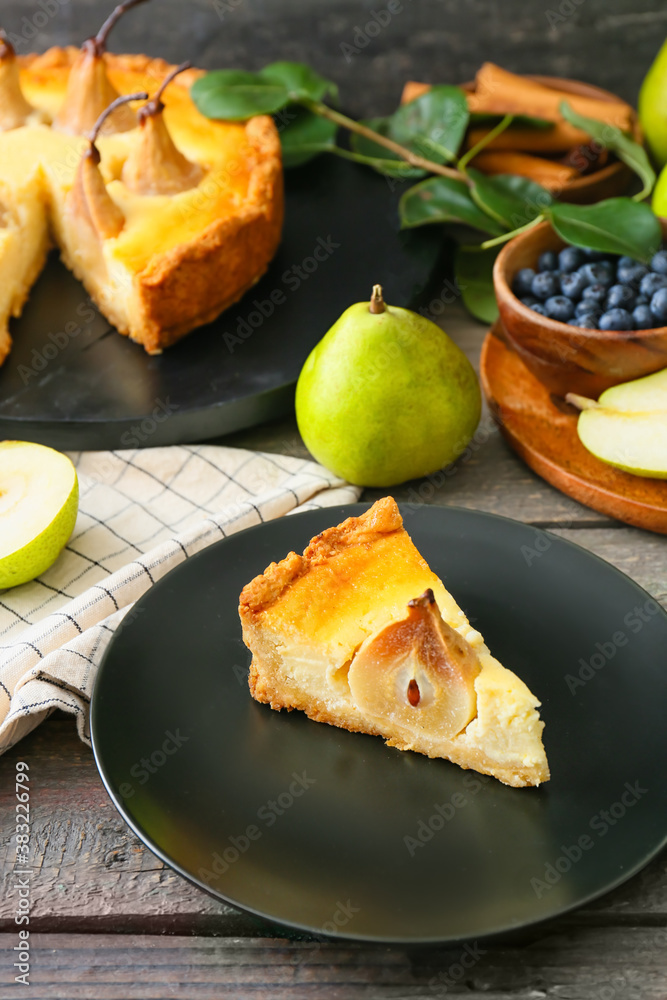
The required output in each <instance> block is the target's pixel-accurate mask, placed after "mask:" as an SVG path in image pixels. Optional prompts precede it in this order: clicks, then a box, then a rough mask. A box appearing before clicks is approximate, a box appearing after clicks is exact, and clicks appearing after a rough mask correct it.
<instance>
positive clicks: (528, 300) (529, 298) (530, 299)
mask: <svg viewBox="0 0 667 1000" xmlns="http://www.w3.org/2000/svg"><path fill="white" fill-rule="evenodd" d="M521 301H522V302H523V304H524V306H528V307H529V308H530V309H532V307H533V306H534V305H535V303H536V302H537V299H536V298H535V296H534V295H524V297H523V298H522V299H521Z"/></svg>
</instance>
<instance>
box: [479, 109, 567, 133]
mask: <svg viewBox="0 0 667 1000" xmlns="http://www.w3.org/2000/svg"><path fill="white" fill-rule="evenodd" d="M504 117H505V116H504V115H490V114H486V113H485V112H481V111H472V112H471V113H470V124H471V125H479V126H482V125H488V126H489V128H493V126H494V125H497V124H498V122H499V121H502V119H503V118H504ZM513 117H514V121H513V122H512V126H513V127H514V126H515V125H517V126H518V127H519V128H539V129H543V130H544V131H547V130H548V129H550V128H553V127H554V123H553V122H551V121H549V119H548V118H534V117H533V116H532V115H514V116H513Z"/></svg>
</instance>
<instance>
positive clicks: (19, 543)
mask: <svg viewBox="0 0 667 1000" xmlns="http://www.w3.org/2000/svg"><path fill="white" fill-rule="evenodd" d="M78 508H79V484H78V480H77V477H76V469H75V468H74V466H73V465H72V463H71V462H70V460H69V458H67V456H66V455H62V454H61V453H60V452H59V451H54V450H53V448H46V447H45V446H44V445H41V444H33V443H32V442H29V441H3V442H1V443H0V588H6V587H16V586H18V584H20V583H27V582H28V580H34V578H35V577H36V576H39V575H40V574H41V573H44V572H45V570H47V569H48V568H49V566H52V565H53V563H54V562H55V561H56V559H57V558H58V556H59V555H60V553H61V551H62V550H63V548H64V547H65V545H66V544H67V542H68V541H69V538H70V535H71V534H72V531H73V530H74V524H75V522H76V515H77V511H78Z"/></svg>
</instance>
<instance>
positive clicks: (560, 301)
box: [544, 295, 574, 323]
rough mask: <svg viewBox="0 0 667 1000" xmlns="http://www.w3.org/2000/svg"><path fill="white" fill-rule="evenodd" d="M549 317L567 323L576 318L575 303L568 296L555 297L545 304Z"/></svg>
mask: <svg viewBox="0 0 667 1000" xmlns="http://www.w3.org/2000/svg"><path fill="white" fill-rule="evenodd" d="M544 308H545V310H546V314H547V316H550V317H551V319H557V320H560V322H561V323H567V321H568V319H572V317H573V316H574V303H573V302H572V300H571V299H568V297H567V295H553V296H552V297H551V298H549V299H547V301H546V302H545V303H544Z"/></svg>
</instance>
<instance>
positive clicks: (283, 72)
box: [259, 62, 338, 101]
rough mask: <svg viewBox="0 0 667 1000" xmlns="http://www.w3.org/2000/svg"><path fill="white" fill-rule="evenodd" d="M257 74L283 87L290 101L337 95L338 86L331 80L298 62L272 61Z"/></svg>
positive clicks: (317, 99) (315, 99) (313, 99)
mask: <svg viewBox="0 0 667 1000" xmlns="http://www.w3.org/2000/svg"><path fill="white" fill-rule="evenodd" d="M259 75H260V76H261V77H262V78H263V79H264V80H268V81H269V82H270V83H274V84H278V85H280V86H282V87H284V88H285V90H286V91H287V93H288V94H289V97H290V100H291V101H300V100H302V99H304V98H307V99H308V100H311V101H321V100H322V99H323V98H324V97H326V96H327V94H331V96H332V97H334V98H337V97H338V87H337V86H336V84H335V83H333V82H332V81H331V80H325V79H324V77H323V76H320V75H319V73H316V72H315V70H313V69H311V68H310V66H306V65H305V63H298V62H274V63H271V64H270V65H269V66H265V67H264V69H263V70H260V73H259Z"/></svg>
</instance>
